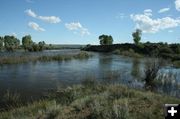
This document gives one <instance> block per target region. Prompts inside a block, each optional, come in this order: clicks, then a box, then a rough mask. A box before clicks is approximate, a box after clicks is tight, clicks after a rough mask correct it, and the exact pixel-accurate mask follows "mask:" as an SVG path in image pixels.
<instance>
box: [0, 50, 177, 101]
mask: <svg viewBox="0 0 180 119" xmlns="http://www.w3.org/2000/svg"><path fill="white" fill-rule="evenodd" d="M78 52H80V51H79V50H52V51H44V52H42V53H24V52H16V53H10V54H6V53H1V54H0V56H1V57H2V56H4V55H6V56H7V57H8V56H12V55H19V56H20V55H57V54H62V55H64V54H66V55H67V54H77V53H78ZM90 53H91V54H92V55H93V57H91V58H89V59H82V60H77V59H76V60H70V61H60V62H57V61H56V62H54V61H53V62H35V63H32V62H31V63H23V64H13V65H3V66H1V67H0V96H3V95H4V93H5V92H6V91H7V90H9V91H12V92H17V93H19V94H20V95H21V96H22V97H23V98H25V99H27V98H29V99H36V98H39V97H40V96H42V95H43V94H44V92H46V91H47V90H49V89H56V88H65V87H67V86H71V85H74V84H79V83H81V82H82V80H85V79H95V80H98V81H99V82H101V83H122V84H125V85H127V86H130V87H133V88H143V86H144V82H143V81H141V79H143V75H142V74H143V72H144V71H143V70H144V69H143V67H144V62H145V61H146V58H144V59H134V58H128V57H124V56H119V55H114V54H110V53H93V52H90ZM161 71H162V72H173V74H175V75H176V76H175V78H176V81H177V82H176V83H178V84H179V82H180V81H179V79H180V69H177V68H173V67H170V66H166V67H164V68H163V69H161ZM159 90H160V92H164V93H167V92H168V94H169V95H172V96H177V97H178V95H180V88H179V87H176V88H174V86H171V87H168V88H167V89H164V87H161V89H159ZM167 90H168V91H167Z"/></svg>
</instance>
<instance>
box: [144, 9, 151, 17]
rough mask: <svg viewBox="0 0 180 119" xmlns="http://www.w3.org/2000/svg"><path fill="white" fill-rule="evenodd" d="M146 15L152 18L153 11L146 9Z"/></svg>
mask: <svg viewBox="0 0 180 119" xmlns="http://www.w3.org/2000/svg"><path fill="white" fill-rule="evenodd" d="M144 14H145V15H146V16H152V10H151V9H146V10H144Z"/></svg>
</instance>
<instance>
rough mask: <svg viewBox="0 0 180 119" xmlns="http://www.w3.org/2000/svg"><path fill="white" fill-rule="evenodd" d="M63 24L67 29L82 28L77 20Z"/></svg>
mask: <svg viewBox="0 0 180 119" xmlns="http://www.w3.org/2000/svg"><path fill="white" fill-rule="evenodd" d="M65 26H66V28H67V29H69V30H78V29H81V28H82V25H81V24H80V23H79V22H72V23H66V24H65Z"/></svg>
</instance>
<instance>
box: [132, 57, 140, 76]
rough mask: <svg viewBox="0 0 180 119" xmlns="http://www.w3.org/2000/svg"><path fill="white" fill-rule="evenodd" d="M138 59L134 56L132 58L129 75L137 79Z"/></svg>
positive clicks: (138, 74) (138, 71)
mask: <svg viewBox="0 0 180 119" xmlns="http://www.w3.org/2000/svg"><path fill="white" fill-rule="evenodd" d="M140 73H141V72H140V59H138V58H134V59H133V60H132V70H131V75H132V76H134V77H135V78H137V79H139V78H140V76H141V75H140Z"/></svg>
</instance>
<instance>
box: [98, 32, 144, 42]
mask: <svg viewBox="0 0 180 119" xmlns="http://www.w3.org/2000/svg"><path fill="white" fill-rule="evenodd" d="M141 35H142V31H141V30H140V29H136V31H135V32H133V33H132V37H133V41H134V43H135V44H136V45H139V44H140V40H141ZM99 43H100V45H112V44H113V37H112V36H111V35H104V34H103V35H100V36H99Z"/></svg>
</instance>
